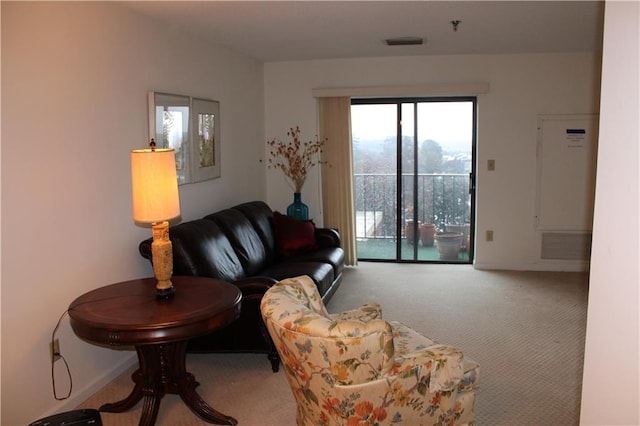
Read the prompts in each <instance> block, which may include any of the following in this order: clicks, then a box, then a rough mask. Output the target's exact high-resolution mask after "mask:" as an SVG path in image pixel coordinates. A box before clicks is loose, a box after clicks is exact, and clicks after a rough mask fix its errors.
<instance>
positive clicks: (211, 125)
mask: <svg viewBox="0 0 640 426" xmlns="http://www.w3.org/2000/svg"><path fill="white" fill-rule="evenodd" d="M191 110H192V114H191V120H192V126H191V142H192V143H191V178H192V181H193V182H197V181H201V180H207V179H213V178H218V177H220V103H219V102H217V101H210V100H206V99H198V98H192V99H191Z"/></svg>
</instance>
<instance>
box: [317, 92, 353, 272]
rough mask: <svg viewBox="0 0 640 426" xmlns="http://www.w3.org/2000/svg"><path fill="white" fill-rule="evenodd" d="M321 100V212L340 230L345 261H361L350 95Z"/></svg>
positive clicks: (327, 223) (331, 226) (349, 264)
mask: <svg viewBox="0 0 640 426" xmlns="http://www.w3.org/2000/svg"><path fill="white" fill-rule="evenodd" d="M318 102H319V104H320V108H319V110H320V137H321V138H322V139H326V142H325V144H324V148H323V151H322V162H323V164H322V206H323V207H322V212H323V215H324V226H326V227H329V228H336V229H337V230H338V231H339V232H340V236H341V238H342V245H343V248H344V251H345V265H348V266H354V265H356V264H357V263H358V257H357V254H356V226H355V213H354V205H353V161H352V149H351V98H349V97H327V98H320V99H318Z"/></svg>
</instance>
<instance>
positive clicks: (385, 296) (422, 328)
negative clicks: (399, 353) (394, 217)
mask: <svg viewBox="0 0 640 426" xmlns="http://www.w3.org/2000/svg"><path fill="white" fill-rule="evenodd" d="M587 295H588V274H587V273H569V272H520V271H518V272H514V271H478V270H475V269H473V268H472V267H471V266H469V265H425V264H423V265H419V264H394V263H373V262H361V263H360V264H359V266H358V267H356V268H348V269H347V270H346V271H345V276H344V280H343V283H342V285H341V286H340V288H339V289H338V291H337V292H336V294H335V295H334V297H333V299H332V300H331V302H329V304H328V306H327V308H328V310H329V311H330V312H339V311H343V310H347V309H353V308H355V307H357V306H359V305H361V304H363V303H366V302H370V301H376V302H379V303H380V304H381V305H382V307H383V317H384V318H386V319H389V320H397V321H401V322H403V323H405V324H407V325H408V326H410V327H412V328H414V329H415V330H417V331H418V332H420V333H422V334H424V335H426V336H427V337H430V338H431V339H433V340H435V341H437V342H439V343H443V344H449V345H453V346H457V347H459V348H460V349H461V350H462V351H463V353H464V354H465V355H466V356H469V357H471V358H473V359H474V360H476V361H478V362H479V363H480V388H479V389H478V391H477V399H476V406H475V409H476V424H477V425H480V426H484V425H490V426H494V425H505V426H518V425H536V426H543V425H549V426H552V425H553V426H555V425H577V424H578V423H579V418H580V393H581V383H582V366H583V356H584V339H585V325H586V311H587ZM187 370H188V371H190V372H192V373H193V374H194V375H195V377H196V380H198V382H200V386H199V387H198V388H197V391H198V393H199V394H200V395H201V396H202V397H203V399H204V400H205V401H207V402H208V403H209V404H210V405H211V406H212V407H213V408H215V409H216V410H218V411H220V412H222V413H224V414H226V415H230V416H233V417H235V418H236V419H237V420H238V421H239V424H240V425H249V426H254V425H255V426H271V425H273V426H280V425H295V402H294V400H293V396H292V394H291V391H290V388H289V386H288V383H287V381H286V378H285V376H284V373H283V372H282V371H280V372H278V373H276V374H274V373H272V372H271V368H270V364H269V362H268V360H267V358H266V355H264V354H189V355H188V356H187ZM132 372H133V370H131V371H129V372H127V373H126V374H123V375H122V376H120V377H118V378H117V379H115V380H114V381H113V382H111V383H110V384H109V385H107V386H106V387H105V388H103V389H102V390H100V391H99V392H98V393H96V394H95V395H94V396H92V397H91V398H90V399H88V400H87V401H85V402H84V403H83V404H81V406H80V407H78V408H98V407H99V406H100V405H102V404H103V403H106V402H114V401H117V400H120V399H122V398H124V397H126V396H127V395H128V393H129V392H130V391H131V389H132V382H131V378H130V376H131V373H132ZM141 412H142V404H141V403H140V404H138V405H137V406H136V407H134V408H133V409H131V410H130V411H128V412H126V413H119V414H112V413H102V420H103V424H104V425H105V426H111V425H114V426H115V425H127V426H128V425H136V424H137V423H138V420H139V418H140V414H141ZM157 424H158V425H183V426H189V425H203V424H207V423H204V422H203V421H202V420H200V419H199V418H198V417H196V416H195V415H194V414H193V413H191V411H190V410H189V409H188V408H187V407H186V406H185V405H184V404H183V403H182V401H181V400H180V398H179V397H178V396H176V395H167V396H165V397H164V399H163V401H162V403H161V405H160V412H159V414H158V420H157Z"/></svg>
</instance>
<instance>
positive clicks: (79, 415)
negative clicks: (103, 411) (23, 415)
mask: <svg viewBox="0 0 640 426" xmlns="http://www.w3.org/2000/svg"><path fill="white" fill-rule="evenodd" d="M84 425H89V426H102V419H101V417H100V412H99V411H98V410H93V409H84V410H73V411H67V412H66V413H60V414H54V415H53V416H49V417H45V418H43V419H40V420H36V421H35V422H33V423H30V424H29V426H84Z"/></svg>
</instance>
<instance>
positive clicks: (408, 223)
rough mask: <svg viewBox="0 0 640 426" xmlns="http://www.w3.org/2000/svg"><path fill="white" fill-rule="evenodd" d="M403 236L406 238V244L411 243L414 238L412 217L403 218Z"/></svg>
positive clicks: (414, 227) (414, 231)
mask: <svg viewBox="0 0 640 426" xmlns="http://www.w3.org/2000/svg"><path fill="white" fill-rule="evenodd" d="M418 229H420V222H418ZM404 236H405V237H406V238H407V244H411V245H413V243H414V242H415V239H416V226H415V222H414V221H413V219H407V220H405V225H404Z"/></svg>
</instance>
